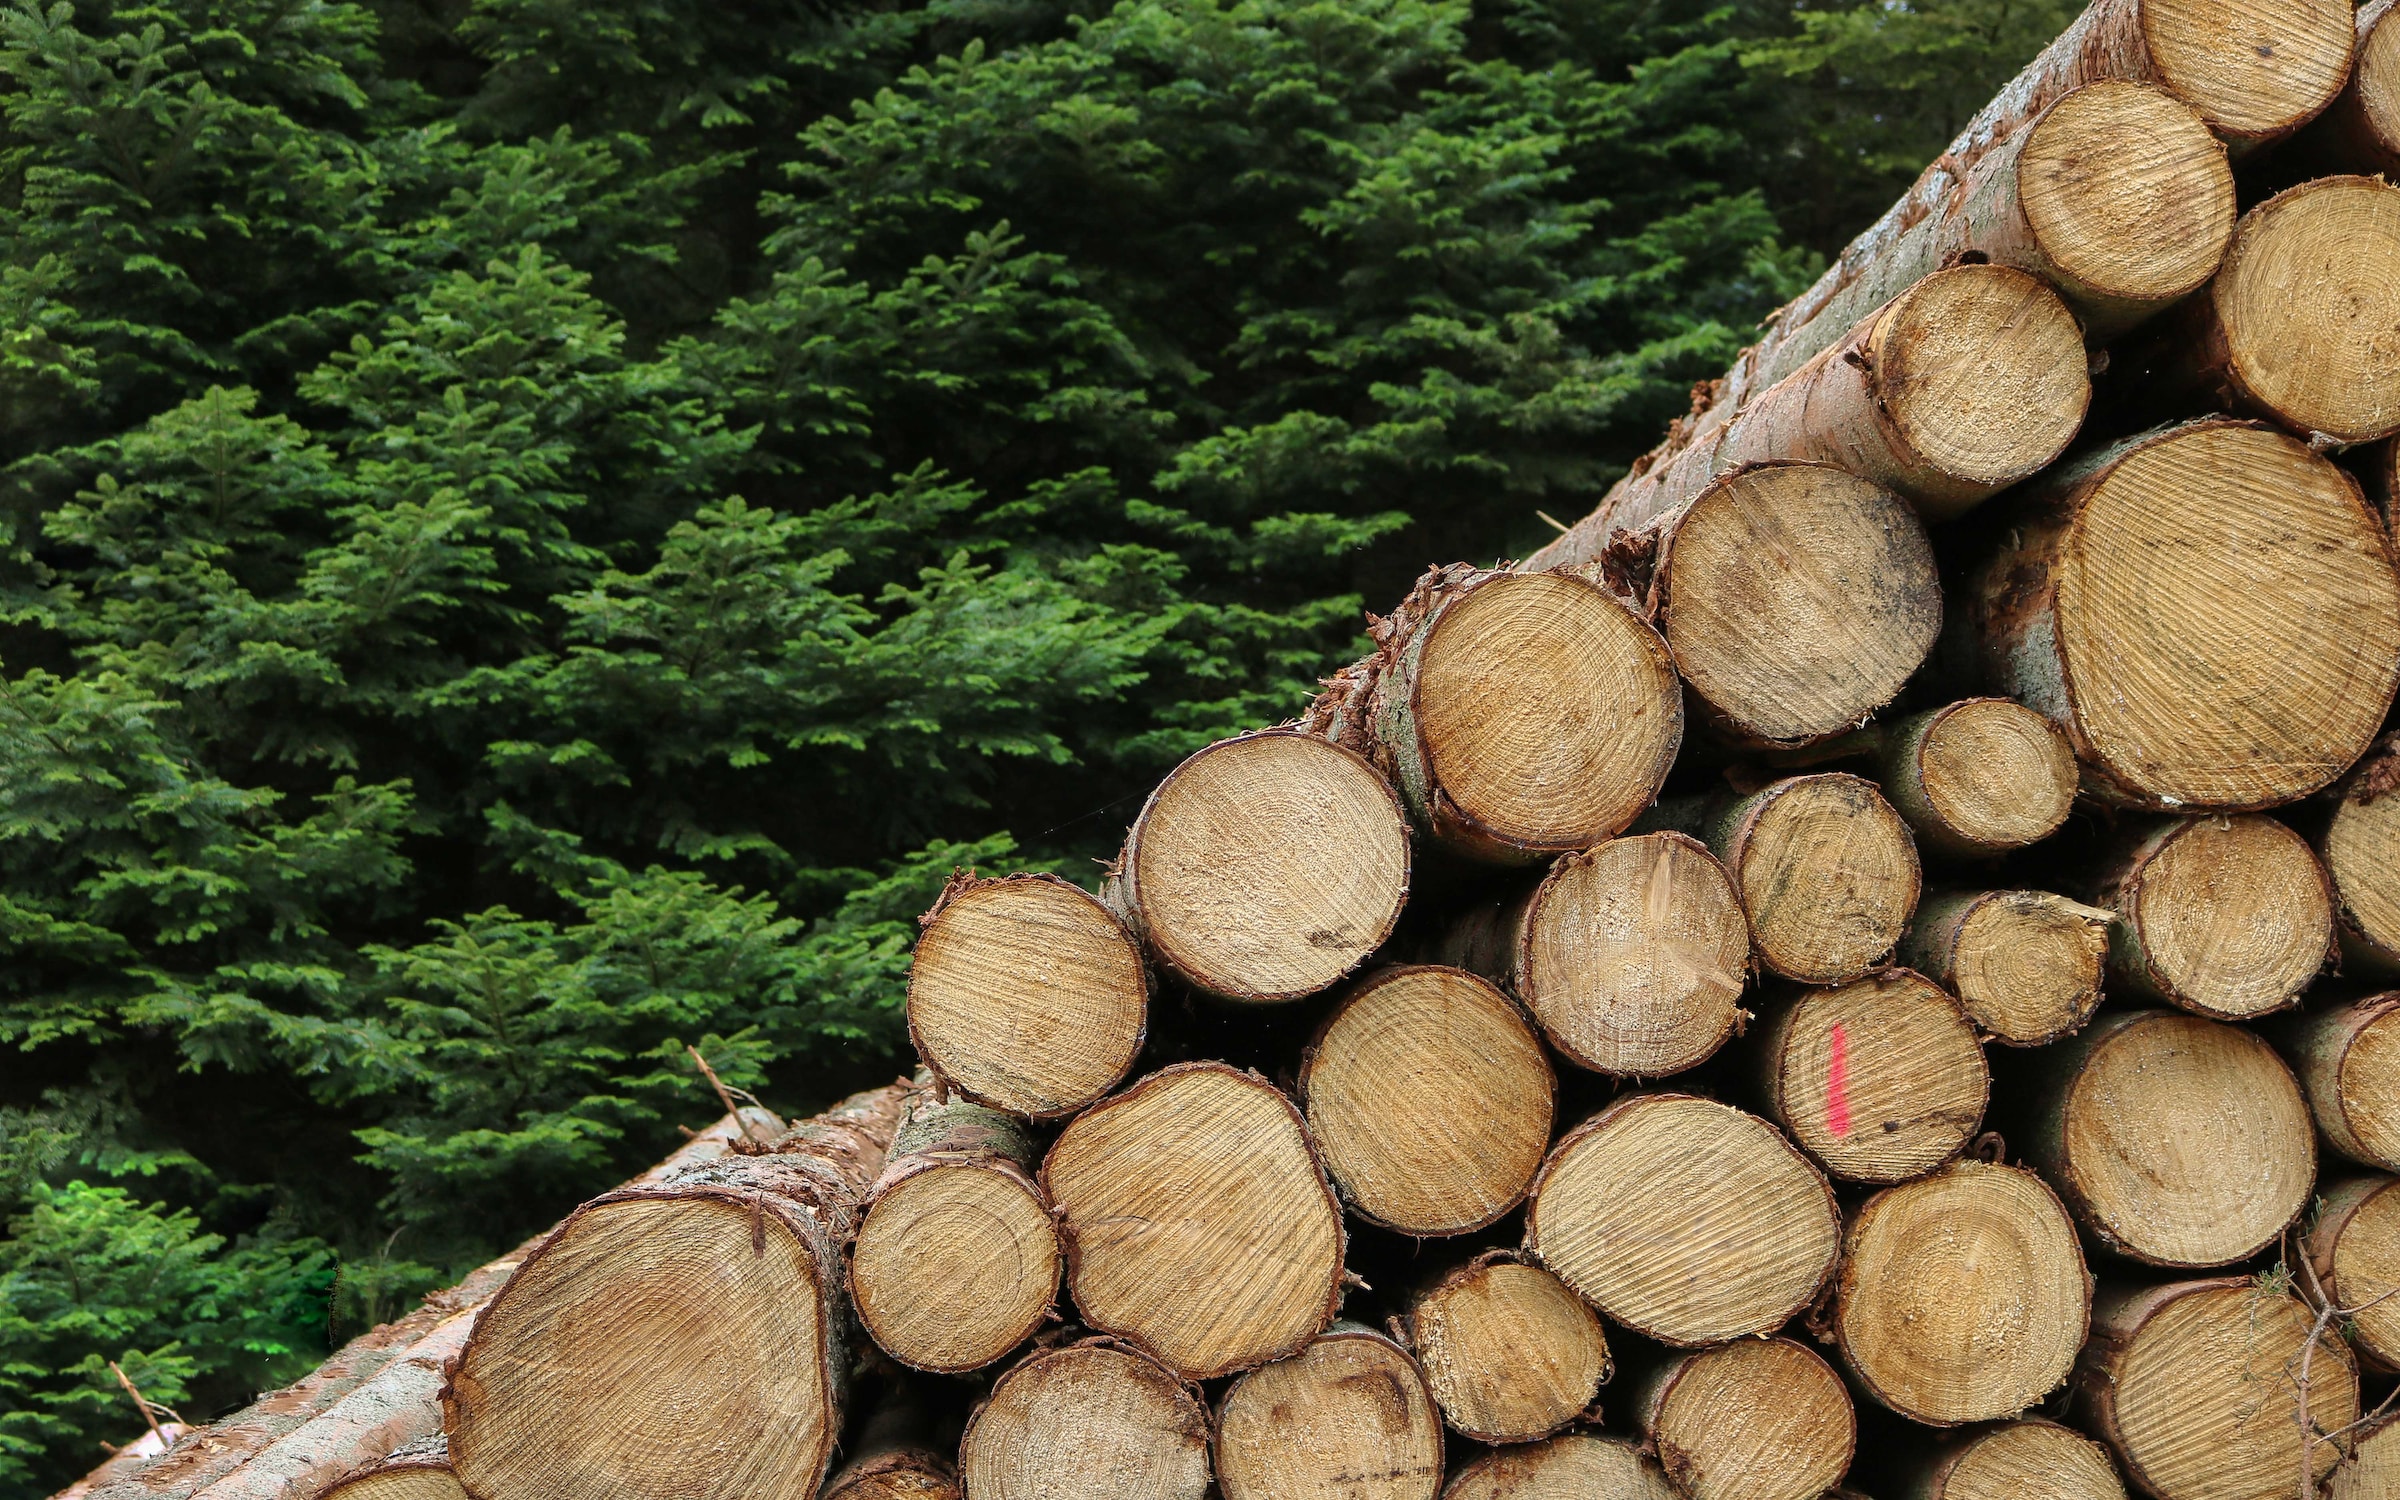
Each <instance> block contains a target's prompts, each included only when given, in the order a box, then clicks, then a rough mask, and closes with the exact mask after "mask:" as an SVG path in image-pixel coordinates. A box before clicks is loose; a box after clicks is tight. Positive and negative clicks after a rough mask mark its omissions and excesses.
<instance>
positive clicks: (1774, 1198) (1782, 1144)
mask: <svg viewBox="0 0 2400 1500" xmlns="http://www.w3.org/2000/svg"><path fill="white" fill-rule="evenodd" d="M1525 1248H1526V1249H1527V1250H1528V1251H1530V1252H1531V1253H1532V1254H1533V1255H1534V1256H1535V1258H1536V1259H1538V1260H1539V1261H1540V1262H1541V1263H1542V1264H1543V1265H1545V1266H1548V1267H1549V1268H1550V1269H1551V1270H1552V1271H1554V1272H1556V1273H1557V1274H1558V1276H1559V1278H1560V1279H1561V1280H1563V1281H1565V1282H1566V1283H1567V1285H1568V1286H1570V1287H1573V1288H1574V1289H1575V1290H1576V1291H1577V1292H1579V1293H1581V1294H1582V1296H1583V1297H1584V1299H1585V1300H1586V1301H1588V1302H1590V1303H1592V1304H1593V1305H1594V1306H1596V1307H1598V1308H1599V1309H1600V1310H1601V1311H1602V1312H1604V1313H1606V1314H1608V1315H1609V1316H1610V1317H1611V1318H1614V1319H1615V1320H1616V1321H1617V1322H1619V1323H1622V1324H1624V1325H1625V1326H1626V1327H1628V1328H1630V1329H1632V1330H1634V1331H1635V1332H1636V1333H1640V1334H1644V1335H1647V1336H1648V1337H1650V1338H1654V1339H1657V1340H1659V1341H1660V1342H1661V1343H1666V1344H1673V1345H1676V1346H1678V1347H1682V1348H1697V1347H1700V1346H1702V1345H1707V1344H1718V1343H1723V1342H1725V1341H1726V1340H1728V1339H1737V1338H1743V1337H1746V1336H1748V1335H1750V1334H1756V1333H1772V1332H1773V1331H1774V1330H1776V1329H1778V1328H1781V1327H1782V1326H1783V1325H1784V1323H1785V1322H1786V1321H1787V1320H1789V1319H1790V1318H1791V1316H1792V1315H1793V1314H1794V1313H1796V1312H1798V1311H1799V1310H1800V1309H1801V1308H1803V1307H1806V1306H1807V1305H1808V1304H1809V1303H1810V1302H1811V1301H1812V1300H1814V1299H1815V1297H1816V1295H1817V1292H1818V1290H1819V1289H1820V1288H1822V1287H1823V1286H1824V1284H1825V1279H1826V1277H1827V1276H1828V1275H1830V1274H1831V1273H1832V1270H1833V1263H1834V1258H1835V1256H1836V1255H1837V1254H1838V1253H1839V1252H1840V1248H1841V1225H1840V1221H1839V1220H1838V1218H1837V1217H1836V1215H1835V1213H1834V1206H1833V1191H1832V1189H1831V1188H1830V1187H1828V1186H1827V1185H1826V1182H1825V1179H1824V1177H1823V1176H1821V1175H1820V1174H1819V1173H1818V1171H1817V1169H1816V1168H1815V1167H1814V1166H1811V1165H1810V1164H1809V1161H1808V1159H1807V1158H1806V1157H1804V1156H1802V1155H1801V1154H1800V1152H1799V1151H1798V1149H1797V1148H1795V1147H1794V1146H1793V1145H1792V1144H1791V1142H1789V1141H1787V1140H1785V1139H1784V1138H1783V1136H1782V1134H1781V1133H1780V1132H1778V1131H1777V1130H1776V1129H1775V1127H1774V1126H1772V1125H1770V1124H1768V1123H1767V1122H1766V1121H1764V1120H1761V1119H1759V1118H1758V1117H1757V1116H1755V1115H1749V1114H1744V1113H1743V1112H1742V1111H1740V1110H1738V1109H1734V1108H1732V1107H1730V1106H1728V1105H1723V1104H1718V1103H1716V1102H1715V1101H1713V1100H1708V1099H1698V1098H1694V1097H1692V1096H1691V1095H1688V1094H1637V1095H1633V1096H1631V1097H1628V1098H1625V1099H1620V1100H1618V1101H1617V1102H1616V1103H1615V1104H1612V1105H1610V1106H1609V1107H1608V1108H1607V1109H1605V1110H1602V1111H1601V1112H1600V1113H1599V1114H1597V1115H1595V1116H1593V1117H1592V1118H1591V1119H1589V1120H1587V1121H1585V1122H1584V1123H1583V1124H1582V1125H1580V1126H1578V1127H1576V1128H1575V1129H1574V1130H1572V1131H1570V1132H1568V1134H1567V1135H1566V1137H1565V1138H1564V1139H1563V1140H1561V1141H1560V1142H1559V1143H1558V1145H1557V1147H1556V1148H1555V1149H1554V1150H1552V1151H1551V1153H1550V1159H1549V1160H1548V1161H1547V1162H1545V1163H1543V1166H1542V1173H1541V1176H1539V1177H1538V1178H1536V1179H1535V1180H1534V1185H1533V1195H1532V1205H1531V1207H1529V1208H1528V1209H1527V1210H1526V1222H1525Z"/></svg>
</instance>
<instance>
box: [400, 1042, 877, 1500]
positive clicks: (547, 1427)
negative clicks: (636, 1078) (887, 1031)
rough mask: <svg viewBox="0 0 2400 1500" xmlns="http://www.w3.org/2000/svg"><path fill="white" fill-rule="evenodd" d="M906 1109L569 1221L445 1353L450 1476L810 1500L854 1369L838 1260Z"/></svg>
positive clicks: (583, 1211)
mask: <svg viewBox="0 0 2400 1500" xmlns="http://www.w3.org/2000/svg"><path fill="white" fill-rule="evenodd" d="M908 1092H909V1090H908V1087H907V1086H906V1085H904V1084H894V1085H892V1086H890V1087H887V1088H882V1089H876V1090H873V1091H871V1092H868V1093H863V1094H858V1095H854V1096H853V1097H851V1098H849V1099H847V1100H844V1101H843V1102H842V1103H841V1104H839V1105H836V1106H835V1107H834V1108H833V1109H831V1110H828V1111H827V1112H826V1113H824V1114H822V1115H819V1116H817V1117H816V1118H815V1119H813V1120H808V1121H804V1122H802V1123H801V1124H799V1125H796V1126H794V1127H793V1128H792V1129H791V1130H789V1131H787V1132H785V1133H784V1134H783V1135H782V1136H780V1137H779V1138H777V1139H776V1141H775V1143H774V1144H773V1146H772V1147H766V1148H761V1147H758V1146H755V1145H752V1146H749V1147H748V1148H747V1151H737V1152H731V1153H727V1154H724V1155H721V1156H718V1157H715V1158H714V1159H712V1160H705V1161H696V1162H691V1163H689V1164H687V1165H684V1166H682V1167H679V1168H677V1169H676V1170H674V1171H672V1172H669V1173H666V1174H664V1175H662V1176H661V1177H659V1178H658V1179H657V1180H655V1181H653V1182H649V1183H644V1184H640V1185H636V1186H629V1187H626V1188H622V1189H619V1190H618V1191H616V1192H613V1193H608V1194H605V1195H603V1196H601V1197H599V1198H595V1199H593V1200H592V1201H591V1202H589V1203H587V1204H585V1205H584V1206H583V1207H581V1208H579V1209H577V1210H576V1211H575V1212H574V1213H573V1214H571V1215H569V1216H568V1218H567V1220H566V1222H565V1223H563V1224H561V1225H560V1226H559V1227H558V1228H557V1229H555V1230H553V1231H552V1232H551V1233H550V1235H549V1236H548V1237H547V1238H545V1239H544V1240H543V1241H542V1243H541V1244H540V1245H539V1246H538V1247H537V1248H536V1249H535V1250H534V1251H533V1253H532V1254H531V1255H529V1256H527V1257H526V1258H525V1260H524V1262H523V1263H522V1264H520V1265H519V1266H518V1267H517V1269H516V1271H515V1273H514V1274H513V1275H512V1276H510V1278H509V1280H508V1284H507V1285H506V1286H505V1287H503V1288H502V1289H501V1290H500V1292H499V1294H498V1295H496V1296H495V1297H493V1299H492V1301H491V1304H490V1306H489V1307H488V1308H486V1309H485V1310H484V1312H483V1315H482V1317H481V1319H480V1321H479V1322H478V1323H477V1325H476V1327H475V1330H474V1333H473V1334H472V1335H471V1336H470V1337H469V1338H468V1339H467V1340H466V1341H465V1344H464V1347H463V1348H462V1349H461V1350H460V1353H459V1356H458V1359H457V1362H456V1365H455V1367H454V1369H453V1370H452V1373H451V1376H450V1382H449V1385H448V1387H447V1388H446V1389H445V1391H444V1392H443V1397H442V1405H443V1415H444V1422H443V1426H444V1429H445V1431H446V1432H447V1433H448V1435H449V1439H450V1453H451V1462H452V1464H453V1466H454V1467H455V1468H456V1469H457V1471H458V1476H459V1479H460V1481H461V1482H462V1483H463V1484H465V1485H466V1487H467V1488H468V1489H469V1490H470V1491H472V1492H473V1493H474V1494H475V1495H477V1496H478V1497H480V1500H603V1497H606V1500H642V1497H649V1496H660V1497H663V1496H674V1497H677V1500H737V1497H739V1500H775V1497H788V1500H813V1497H814V1496H815V1495H816V1493H817V1487H818V1485H819V1483H820V1482H821V1481H822V1480H823V1478H824V1477H825V1469H826V1464H827V1461H828V1460H829V1459H830V1458H831V1457H832V1455H833V1449H834V1445H835V1443H836V1441H837V1440H838V1438H839V1436H840V1433H841V1425H842V1414H843V1405H844V1396H845V1386H846V1383H847V1380H848V1376H849V1368H850V1317H849V1306H848V1298H847V1297H846V1296H845V1295H844V1292H843V1288H842V1263H841V1251H842V1247H843V1246H844V1245H845V1244H846V1243H848V1241H849V1239H850V1237H851V1234H852V1232H853V1231H854V1229H855V1227H856V1225H857V1222H858V1211H859V1204H860V1200H861V1199H862V1198H863V1197H864V1195H865V1193H866V1191H867V1188H868V1186H869V1184H871V1183H872V1182H873V1181H874V1180H875V1176H876V1174H877V1173H878V1172H880V1171H881V1170H882V1167H883V1161H884V1154H885V1151H886V1148H888V1147H889V1145H890V1143H891V1139H892V1132H893V1129H894V1127H895V1126H896V1125H897V1123H898V1121H899V1117H900V1112H901V1107H902V1104H903V1102H904V1100H905V1098H906V1096H907V1094H908ZM752 1153H755V1154H752Z"/></svg>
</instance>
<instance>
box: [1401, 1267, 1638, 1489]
mask: <svg viewBox="0 0 2400 1500" xmlns="http://www.w3.org/2000/svg"><path fill="white" fill-rule="evenodd" d="M1407 1328H1408V1336H1409V1341H1410V1343H1412V1344H1413V1345H1415V1347H1416V1351H1417V1358H1418V1359H1419V1360H1420V1361H1421V1362H1422V1363H1423V1365H1424V1368H1425V1380H1426V1383H1427V1384H1428V1385H1430V1386H1431V1387H1432V1388H1433V1399H1434V1400H1435V1401H1436V1402H1437V1403H1439V1404H1440V1406H1441V1408H1442V1416H1443V1417H1444V1418H1445V1419H1447V1420H1448V1422H1449V1423H1450V1425H1451V1426H1452V1427H1454V1428H1456V1429H1458V1430H1459V1431H1460V1432H1462V1433H1465V1434H1466V1435H1467V1436H1468V1437H1471V1438H1474V1439H1475V1440H1476V1441H1478V1442H1484V1443H1523V1442H1531V1441H1533V1440H1535V1439H1537V1438H1545V1437H1548V1436H1550V1435H1551V1434H1552V1433H1554V1432H1557V1431H1558V1430H1559V1429H1561V1428H1563V1427H1565V1426H1566V1425H1567V1424H1568V1423H1570V1422H1573V1421H1574V1420H1575V1419H1576V1418H1577V1417H1579V1416H1581V1415H1583V1414H1584V1413H1585V1412H1587V1411H1589V1410H1591V1409H1592V1408H1593V1406H1594V1404H1595V1403H1596V1402H1597V1401H1598V1399H1599V1396H1600V1387H1601V1385H1602V1384H1603V1383H1604V1382H1606V1381H1607V1379H1608V1377H1609V1371H1610V1364H1609V1357H1608V1339H1607V1337H1606V1335H1604V1334H1603V1333H1602V1332H1601V1330H1600V1320H1599V1319H1598V1318H1597V1317H1595V1316H1593V1314H1592V1310H1591V1309H1590V1308H1588V1307H1586V1306H1584V1305H1583V1302H1582V1300H1581V1299H1580V1298H1578V1297H1577V1296H1576V1295H1575V1294H1574V1293H1573V1292H1571V1291H1569V1290H1568V1289H1567V1288H1566V1286H1565V1285H1564V1284H1563V1283H1561V1282H1560V1281H1559V1279H1558V1278H1557V1277H1556V1276H1553V1275H1551V1274H1550V1273H1549V1272H1548V1271H1545V1270H1543V1269H1542V1268H1541V1267H1540V1266H1537V1265H1530V1264H1527V1263H1526V1262H1524V1261H1523V1260H1521V1259H1520V1258H1519V1257H1517V1256H1516V1255H1514V1254H1512V1253H1510V1252H1508V1251H1505V1250H1495V1251H1492V1252H1490V1253H1488V1254H1484V1255H1479V1256H1476V1257H1475V1258H1474V1259H1473V1260H1470V1261H1468V1262H1467V1263H1466V1264H1465V1265H1463V1266H1460V1267H1458V1268H1457V1269H1455V1270H1453V1271H1451V1272H1450V1273H1449V1274H1448V1275H1446V1276H1442V1277H1440V1278H1439V1279H1437V1280H1435V1281H1434V1282H1433V1283H1432V1284H1431V1285H1430V1286H1428V1287H1426V1288H1424V1289H1423V1290H1422V1291H1420V1292H1418V1293H1417V1294H1416V1295H1415V1296H1414V1297H1412V1298H1410V1299H1409V1304H1408V1319H1407Z"/></svg>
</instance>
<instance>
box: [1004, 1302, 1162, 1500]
mask: <svg viewBox="0 0 2400 1500" xmlns="http://www.w3.org/2000/svg"><path fill="white" fill-rule="evenodd" d="M958 1475H959V1479H960V1480H961V1481H962V1482H963V1483H964V1484H965V1486H966V1491H967V1493H968V1494H970V1495H973V1496H975V1497H976V1500H1201V1496H1202V1495H1204V1494H1206V1493H1207V1490H1208V1408H1207V1407H1205V1406H1203V1405H1202V1404H1201V1401H1200V1393H1199V1392H1198V1391H1196V1390H1194V1389H1193V1388H1192V1387H1191V1386H1189V1385H1186V1384H1185V1383H1184V1382H1183V1381H1181V1380H1180V1379H1178V1378H1176V1375H1175V1373H1174V1372H1173V1371H1172V1370H1169V1369H1168V1368H1167V1367H1166V1366H1164V1365H1162V1364H1160V1363H1158V1361H1156V1360H1154V1359H1151V1358H1150V1357H1149V1356H1147V1355H1145V1354H1143V1353H1141V1352H1140V1351H1138V1350H1134V1349H1128V1348H1126V1347H1124V1346H1123V1345H1121V1344H1118V1343H1116V1342H1114V1341H1113V1340H1108V1339H1087V1340H1085V1341H1084V1342H1082V1343H1079V1344H1073V1345H1069V1346H1068V1347H1066V1348H1063V1349H1037V1350H1035V1351H1034V1352H1033V1353H1031V1354H1028V1355H1027V1356H1025V1358H1023V1359H1022V1360H1019V1361H1018V1362H1017V1363H1016V1364H1015V1365H1013V1366H1011V1367H1010V1368H1009V1371H1008V1373H1007V1374H1005V1375H1002V1376H1001V1377H1000V1378H999V1380H998V1381H996V1382H995V1383H994V1384H993V1386H992V1390H991V1394H990V1395H988V1396H986V1397H985V1398H984V1400H983V1403H982V1404H981V1405H979V1406H978V1407H976V1408H975V1414H974V1415H973V1416H972V1417H970V1418H968V1420H967V1431H966V1435H965V1437H963V1438H961V1439H960V1441H959V1445H958Z"/></svg>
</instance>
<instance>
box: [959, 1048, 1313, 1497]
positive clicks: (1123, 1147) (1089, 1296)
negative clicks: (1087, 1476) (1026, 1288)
mask: <svg viewBox="0 0 2400 1500" xmlns="http://www.w3.org/2000/svg"><path fill="white" fill-rule="evenodd" d="M1042 1186H1043V1188H1044V1189H1045V1190H1046V1191H1047V1192H1048V1194H1049V1197H1050V1202H1051V1203H1052V1204H1053V1205H1054V1206H1055V1207H1056V1209H1057V1211H1058V1215H1059V1227H1060V1229H1061V1230H1062V1231H1063V1232H1064V1235H1065V1238H1066V1247H1067V1284H1068V1286H1069V1288H1070V1289H1071V1290H1072V1291H1073V1292H1074V1296H1075V1305H1076V1306H1077V1307H1078V1308H1080V1309H1081V1310H1082V1312H1083V1316H1084V1321H1086V1322H1087V1323H1089V1324H1091V1326H1092V1327H1094V1328H1096V1329H1099V1330H1100V1331H1102V1332H1105V1333H1112V1334H1116V1335H1118V1336H1120V1337H1122V1338H1124V1339H1125V1340H1127V1341H1128V1342H1130V1343H1132V1344H1134V1345H1136V1346H1138V1347H1140V1348H1142V1349H1144V1350H1146V1351H1147V1352H1149V1353H1151V1354H1154V1355H1156V1356H1157V1357H1158V1358H1159V1359H1161V1360H1162V1361H1164V1362H1165V1363H1166V1364H1167V1366H1168V1367H1169V1368H1171V1369H1173V1370H1175V1371H1177V1372H1178V1373H1179V1374H1181V1375H1183V1376H1185V1377H1187V1378H1189V1379H1193V1380H1206V1379H1212V1378H1214V1377H1216V1376H1219V1375H1230V1374H1232V1373H1233V1372H1235V1371H1237V1370H1245V1369H1248V1368H1250V1367H1252V1366H1254V1365H1262V1364H1265V1363H1267V1362H1268V1361H1270V1360H1275V1359H1281V1358H1282V1357H1284V1356H1285V1355H1287V1354H1292V1353H1295V1352H1297V1351H1298V1350H1299V1349H1300V1348H1301V1347H1302V1346H1303V1345H1305V1344H1307V1343H1308V1341H1309V1340H1310V1339H1313V1338H1315V1337H1316V1336H1317V1335H1318V1334H1319V1333H1322V1332H1323V1331H1324V1329H1325V1326H1326V1325H1327V1324H1328V1323H1331V1322H1332V1321H1333V1315H1334V1310H1335V1309H1336V1308H1338V1307H1340V1306H1341V1301H1342V1255H1343V1251H1344V1247H1345V1244H1346V1241H1345V1238H1344V1235H1343V1231H1342V1213H1341V1208H1340V1206H1339V1205H1338V1204H1337V1203H1336V1202H1335V1201H1334V1196H1333V1188H1332V1186H1331V1185H1330V1184H1328V1183H1327V1182H1326V1180H1325V1173H1324V1170H1323V1169H1322V1168H1321V1167H1320V1166H1319V1165H1318V1162H1317V1154H1316V1147H1315V1143H1314V1142H1313V1141H1311V1140H1310V1138H1309V1134H1308V1127H1307V1125H1306V1124H1305V1123H1304V1122H1303V1121H1302V1119H1301V1116H1300V1112H1299V1110H1297V1109H1295V1108H1293V1107H1292V1102H1291V1101H1290V1100H1289V1099H1286V1098H1285V1097H1284V1096H1283V1094H1282V1093H1281V1092H1280V1091H1278V1090H1277V1089H1276V1088H1275V1087H1274V1085H1272V1084H1270V1083H1268V1082H1267V1081H1266V1080H1264V1079H1262V1078H1260V1077H1258V1076H1257V1075H1256V1074H1254V1073H1238V1072H1236V1071H1234V1070H1233V1069H1232V1068H1229V1067H1226V1066H1225V1065H1224V1064H1222V1063H1178V1064H1176V1065H1175V1066H1173V1067H1169V1068H1163V1069H1161V1070H1159V1071H1158V1072H1156V1073H1153V1074H1151V1075H1149V1076H1148V1077H1146V1078H1144V1079H1141V1080H1140V1081H1139V1082H1137V1083H1135V1084H1134V1085H1133V1086H1132V1087H1131V1088H1128V1089H1126V1090H1125V1091H1124V1092H1123V1093H1120V1094H1118V1095H1116V1096H1115V1097H1114V1098H1111V1099H1108V1100H1106V1101H1104V1102H1102V1103H1100V1104H1096V1105H1094V1106H1093V1107H1092V1108H1090V1109H1088V1110H1086V1111H1084V1113H1083V1114H1081V1115H1079V1116H1077V1117H1076V1119H1075V1120H1074V1121H1073V1122H1072V1123H1071V1124H1069V1125H1068V1126H1067V1128H1066V1129H1065V1130H1064V1131H1063V1132H1061V1133H1060V1135H1059V1137H1058V1140H1057V1142H1056V1143H1055V1144H1054V1145H1052V1146H1051V1148H1050V1154H1049V1156H1048V1157H1047V1158H1045V1159H1044V1161H1043V1162H1042ZM973 1487H974V1481H973V1479H972V1478H971V1477H970V1479H969V1480H968V1488H970V1489H972V1488H973Z"/></svg>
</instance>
